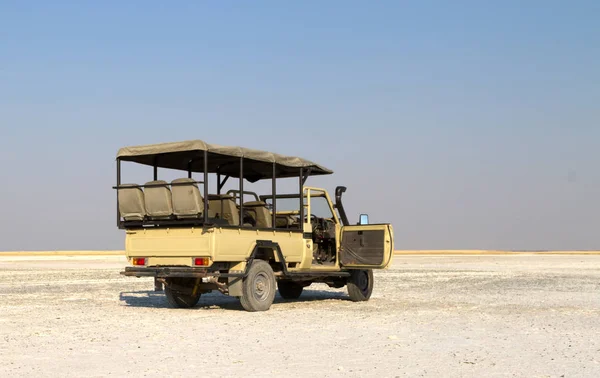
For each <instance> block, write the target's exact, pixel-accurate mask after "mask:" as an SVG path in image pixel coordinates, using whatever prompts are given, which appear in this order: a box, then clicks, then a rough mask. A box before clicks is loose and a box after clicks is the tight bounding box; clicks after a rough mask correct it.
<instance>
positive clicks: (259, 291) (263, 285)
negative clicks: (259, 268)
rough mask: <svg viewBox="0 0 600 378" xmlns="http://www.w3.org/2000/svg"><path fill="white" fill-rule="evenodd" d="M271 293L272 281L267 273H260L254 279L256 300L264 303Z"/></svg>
mask: <svg viewBox="0 0 600 378" xmlns="http://www.w3.org/2000/svg"><path fill="white" fill-rule="evenodd" d="M270 293H271V281H270V280H269V277H268V276H267V275H266V274H265V273H262V272H261V273H258V274H257V275H256V277H255V278H254V298H256V300H259V301H264V300H266V299H267V298H268V297H269V294H270Z"/></svg>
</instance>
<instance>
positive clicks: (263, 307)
mask: <svg viewBox="0 0 600 378" xmlns="http://www.w3.org/2000/svg"><path fill="white" fill-rule="evenodd" d="M275 286H276V283H275V275H274V274H273V268H271V266H270V265H269V263H267V262H266V261H263V260H254V262H253V263H252V265H251V266H250V270H249V271H248V275H247V276H246V277H245V278H244V280H243V281H242V297H241V298H240V303H241V304H242V307H243V308H244V310H246V311H250V312H254V311H267V310H268V309H269V308H271V304H272V303H273V299H275Z"/></svg>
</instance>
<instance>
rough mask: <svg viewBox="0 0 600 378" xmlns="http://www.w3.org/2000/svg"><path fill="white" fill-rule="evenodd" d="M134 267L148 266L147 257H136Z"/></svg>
mask: <svg viewBox="0 0 600 378" xmlns="http://www.w3.org/2000/svg"><path fill="white" fill-rule="evenodd" d="M133 265H138V266H139V265H146V258H145V257H134V258H133Z"/></svg>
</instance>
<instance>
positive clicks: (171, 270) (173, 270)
mask: <svg viewBox="0 0 600 378" xmlns="http://www.w3.org/2000/svg"><path fill="white" fill-rule="evenodd" d="M120 274H122V275H124V276H130V277H157V278H167V277H196V278H202V277H243V276H244V274H243V273H221V272H219V271H209V270H208V269H206V268H193V267H185V266H184V267H180V266H177V267H140V266H128V267H126V268H125V270H124V271H122V272H120Z"/></svg>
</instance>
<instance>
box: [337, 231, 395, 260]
mask: <svg viewBox="0 0 600 378" xmlns="http://www.w3.org/2000/svg"><path fill="white" fill-rule="evenodd" d="M341 234H342V237H341V242H340V251H339V257H340V264H341V265H342V266H343V267H345V268H364V269H383V268H386V267H387V266H388V265H389V263H390V262H391V261H392V255H393V253H394V231H393V229H392V225H391V224H370V225H356V226H343V227H342V230H341Z"/></svg>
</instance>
